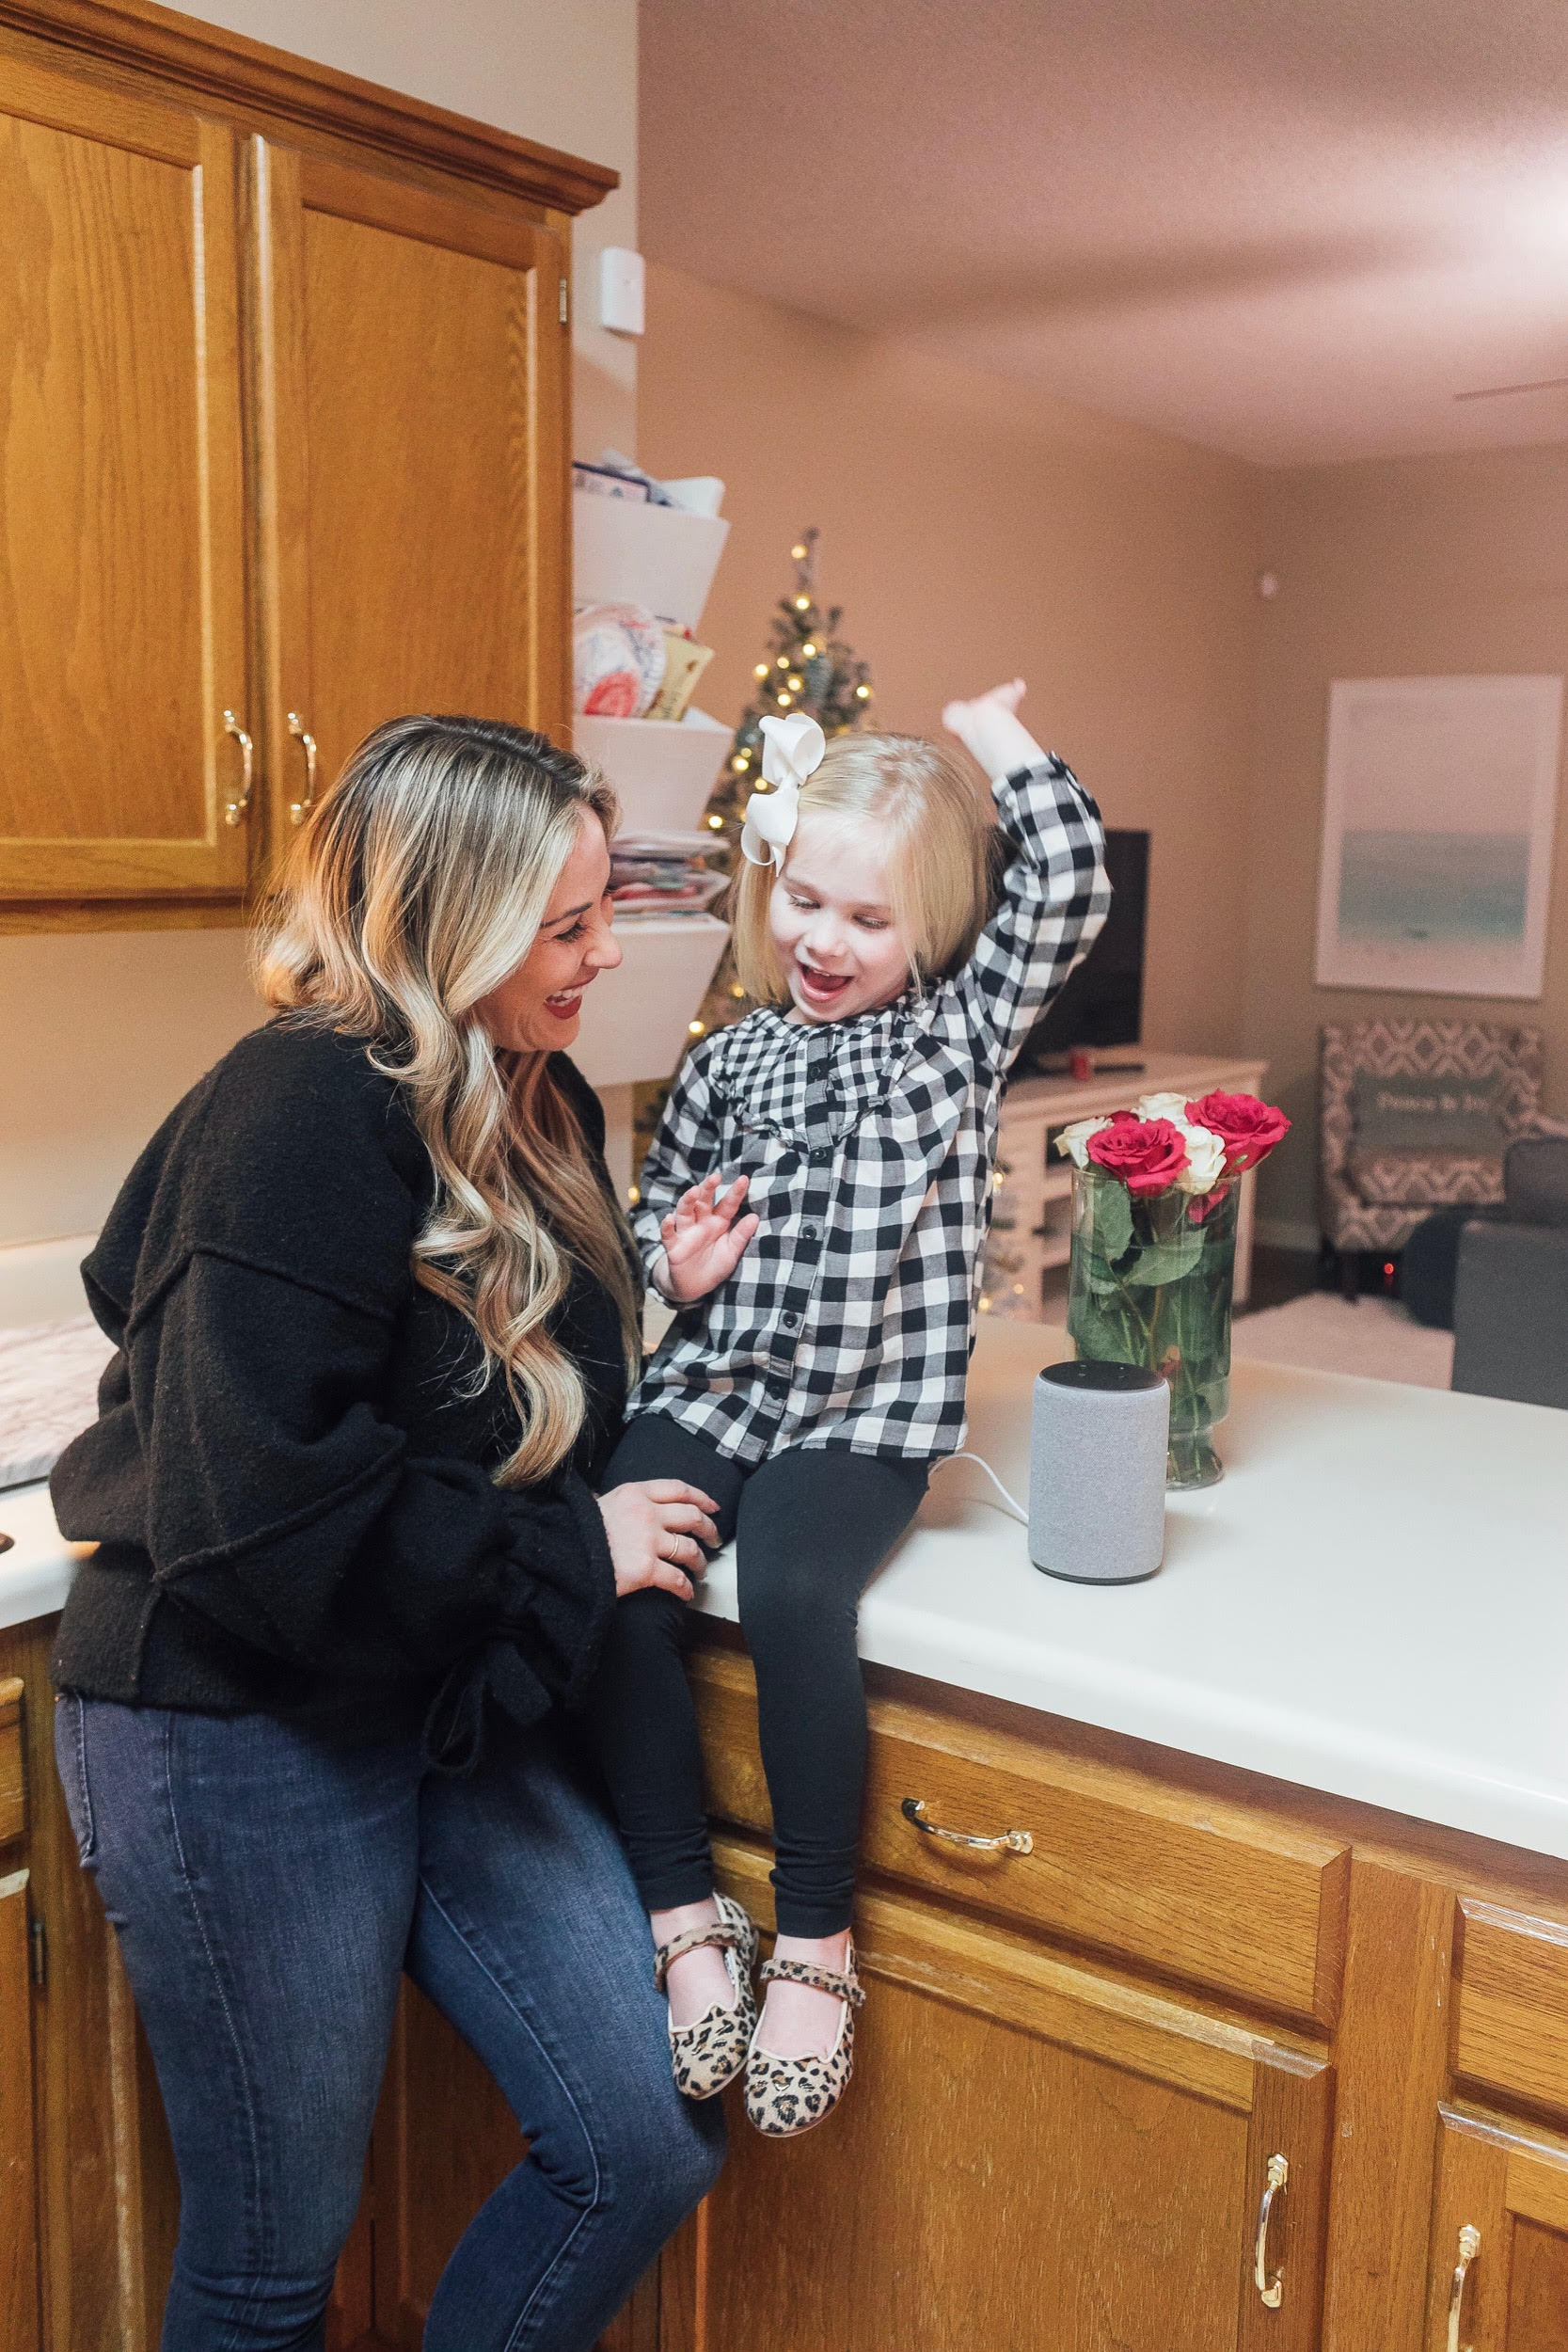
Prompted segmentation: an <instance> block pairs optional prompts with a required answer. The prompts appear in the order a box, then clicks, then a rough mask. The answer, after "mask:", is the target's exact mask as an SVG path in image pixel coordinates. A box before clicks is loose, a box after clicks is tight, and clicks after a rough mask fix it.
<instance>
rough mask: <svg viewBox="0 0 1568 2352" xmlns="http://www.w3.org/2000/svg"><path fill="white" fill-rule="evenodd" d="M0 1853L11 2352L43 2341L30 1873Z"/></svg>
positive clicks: (3, 2247) (4, 2246)
mask: <svg viewBox="0 0 1568 2352" xmlns="http://www.w3.org/2000/svg"><path fill="white" fill-rule="evenodd" d="M6 1861H7V1857H6V1855H5V1853H4V1851H3V1850H0V2312H3V2313H4V2314H5V2331H6V2332H5V2343H6V2352H37V2348H38V2346H39V2345H40V2344H41V2343H42V2341H43V2308H42V2301H41V2296H42V2286H43V2280H42V2273H41V2269H40V2260H39V2252H40V2249H39V2201H38V2188H39V2179H38V2176H39V2164H38V2131H37V2124H36V2122H35V2115H34V2089H33V1984H32V1969H31V1964H30V1957H29V1945H30V1941H31V1939H30V1938H29V1935H28V1932H27V1930H28V1918H27V1878H28V1873H27V1870H26V1868H25V1867H23V1868H21V1869H15V1870H8V1869H7V1868H6Z"/></svg>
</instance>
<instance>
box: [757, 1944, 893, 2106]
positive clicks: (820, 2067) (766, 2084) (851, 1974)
mask: <svg viewBox="0 0 1568 2352" xmlns="http://www.w3.org/2000/svg"><path fill="white" fill-rule="evenodd" d="M775 1977H779V1978H783V1979H786V1980H787V1981H788V1982H789V1983H791V1984H810V1985H815V1986H816V1990H817V1992H818V1993H832V1994H835V1995H836V1997H837V1998H838V1999H839V2000H841V2001H842V2002H843V2004H844V2007H843V2009H842V2010H841V2011H840V2012H839V2020H838V2033H837V2036H836V2037H835V2039H834V2042H833V2046H832V2049H831V2050H830V2051H829V2053H828V2055H827V2057H826V2058H817V2057H816V2056H813V2055H808V2056H806V2057H804V2058H776V2057H775V2056H774V2055H773V2053H772V2051H771V2050H764V2049H762V2048H760V2047H759V2046H758V2043H757V2040H756V2036H755V2035H754V2034H753V2035H752V2046H751V2049H750V2051H749V2052H748V2053H747V2058H746V2119H747V2122H750V2123H753V2124H755V2126H756V2128H757V2130H758V2131H759V2132H763V2133H766V2135H767V2136H768V2138H769V2139H793V2138H794V2137H795V2136H796V2134H797V2133H799V2132H809V2131H810V2130H811V2127H812V2125H813V2124H814V2123H820V2122H822V2121H823V2119H824V2117H826V2116H829V2115H831V2114H832V2111H833V2109H834V2107H836V2106H837V2105H838V2103H839V2101H840V2100H841V2099H842V2098H843V2096H844V2093H845V2091H846V2090H847V2088H848V2084H849V2077H850V2075H851V2074H853V2072H854V2063H855V2058H854V2053H855V2011H856V2010H858V2009H863V2008H864V2007H865V1994H864V1992H863V1989H862V1986H861V1980H860V1979H859V1977H858V1976H856V1974H855V1947H854V1946H853V1944H851V1945H850V1946H849V1948H848V1955H847V1960H846V1962H845V1965H844V1969H843V1971H842V1973H840V1971H839V1970H838V1969H836V1968H817V1967H815V1966H814V1965H813V1964H812V1963H811V1962H809V1961H804V1960H768V1961H764V1963H763V1964H762V1981H763V1982H764V1984H767V1983H768V1982H769V1981H770V1980H771V1979H773V1978H775Z"/></svg>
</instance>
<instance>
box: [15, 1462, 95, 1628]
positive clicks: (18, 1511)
mask: <svg viewBox="0 0 1568 2352" xmlns="http://www.w3.org/2000/svg"><path fill="white" fill-rule="evenodd" d="M0 1533H4V1534H7V1535H9V1536H12V1537H13V1538H14V1543H13V1547H12V1549H10V1550H9V1551H0V1627H3V1626H8V1625H25V1624H26V1622H27V1620H28V1618H29V1617H47V1616H50V1615H52V1614H53V1613H54V1612H55V1610H56V1609H62V1608H64V1606H65V1597H66V1594H67V1593H68V1592H69V1591H70V1589H71V1572H72V1570H73V1569H74V1567H75V1565H76V1563H77V1561H78V1560H80V1559H82V1558H83V1557H84V1555H85V1554H86V1553H87V1552H89V1551H90V1550H91V1549H92V1546H91V1545H90V1544H68V1543H67V1542H66V1539H65V1537H64V1536H63V1535H62V1534H60V1531H59V1529H58V1528H57V1527H56V1526H55V1513H54V1510H53V1508H52V1506H51V1504H50V1501H49V1488H48V1486H46V1485H45V1483H44V1481H43V1480H42V1479H41V1478H40V1480H39V1481H38V1482H37V1484H36V1485H34V1486H11V1487H8V1489H7V1490H6V1492H5V1493H3V1494H0Z"/></svg>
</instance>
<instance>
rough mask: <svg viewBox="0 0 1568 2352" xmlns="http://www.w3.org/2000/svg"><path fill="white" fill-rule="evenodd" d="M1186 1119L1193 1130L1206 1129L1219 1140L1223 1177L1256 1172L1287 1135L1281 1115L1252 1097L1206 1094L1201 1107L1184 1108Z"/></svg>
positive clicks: (1289, 1125) (1288, 1128)
mask: <svg viewBox="0 0 1568 2352" xmlns="http://www.w3.org/2000/svg"><path fill="white" fill-rule="evenodd" d="M1187 1117H1188V1118H1189V1119H1190V1120H1192V1122H1193V1124H1194V1126H1195V1127H1207V1128H1209V1129H1211V1131H1212V1133H1213V1134H1214V1135H1216V1136H1219V1137H1220V1139H1221V1141H1222V1142H1223V1143H1224V1145H1225V1172H1226V1174H1227V1176H1239V1175H1240V1174H1241V1172H1242V1170H1243V1168H1256V1167H1257V1165H1258V1163H1259V1160H1264V1159H1267V1157H1268V1155H1269V1153H1270V1152H1272V1151H1273V1150H1274V1147H1275V1144H1276V1143H1280V1142H1282V1141H1283V1140H1284V1138H1285V1136H1287V1135H1289V1133H1290V1131H1291V1122H1290V1120H1288V1119H1287V1118H1286V1116H1285V1114H1284V1112H1283V1111H1282V1110H1276V1109H1275V1106H1274V1105H1273V1104H1270V1103H1260V1102H1259V1100H1258V1097H1257V1095H1256V1094H1206V1095H1205V1096H1204V1098H1203V1100H1202V1102H1201V1103H1189V1104H1188V1105H1187Z"/></svg>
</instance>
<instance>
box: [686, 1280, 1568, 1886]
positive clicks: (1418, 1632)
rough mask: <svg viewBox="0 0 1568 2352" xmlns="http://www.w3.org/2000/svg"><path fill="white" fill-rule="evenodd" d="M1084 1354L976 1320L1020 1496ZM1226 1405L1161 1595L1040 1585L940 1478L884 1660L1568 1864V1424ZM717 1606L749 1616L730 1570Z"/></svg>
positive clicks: (948, 1476)
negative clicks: (1218, 1473) (1041, 1434)
mask: <svg viewBox="0 0 1568 2352" xmlns="http://www.w3.org/2000/svg"><path fill="white" fill-rule="evenodd" d="M1070 1352H1071V1351H1070V1346H1069V1342H1068V1338H1067V1334H1066V1332H1065V1331H1061V1330H1058V1329H1053V1328H1052V1327H1047V1326H1043V1325H1039V1324H985V1323H983V1324H982V1325H981V1328H980V1337H979V1343H978V1345H977V1347H976V1349H975V1356H974V1369H973V1371H972V1373H971V1376H970V1436H969V1443H970V1445H971V1446H972V1447H973V1448H974V1451H975V1452H976V1453H978V1454H984V1455H985V1456H986V1458H987V1459H988V1460H989V1461H990V1463H991V1464H992V1465H993V1466H994V1468H995V1469H996V1470H997V1471H998V1473H999V1475H1000V1476H1001V1477H1002V1478H1003V1479H1004V1480H1005V1481H1006V1485H1007V1486H1009V1487H1010V1488H1011V1490H1012V1492H1013V1493H1014V1494H1015V1495H1017V1496H1018V1497H1019V1498H1020V1500H1021V1501H1022V1500H1025V1499H1026V1498H1027V1493H1028V1476H1029V1414H1030V1402H1031V1392H1032V1388H1033V1381H1034V1375H1035V1374H1036V1372H1037V1370H1038V1369H1039V1367H1040V1366H1041V1365H1042V1364H1046V1363H1051V1362H1053V1361H1056V1360H1057V1359H1060V1358H1062V1357H1065V1356H1067V1355H1069V1353H1070ZM1231 1397H1232V1409H1231V1414H1230V1418H1229V1420H1228V1421H1227V1422H1224V1423H1223V1424H1222V1426H1221V1428H1220V1430H1219V1431H1218V1433H1217V1440H1216V1441H1217V1444H1218V1448H1219V1453H1220V1457H1221V1459H1222V1461H1223V1462H1224V1463H1225V1465H1226V1476H1225V1478H1224V1479H1223V1480H1222V1481H1221V1483H1220V1484H1219V1485H1218V1486H1211V1487H1208V1488H1206V1489H1204V1490H1203V1491H1202V1492H1199V1493H1196V1494H1188V1495H1172V1496H1170V1497H1168V1498H1167V1510H1166V1518H1165V1559H1164V1568H1163V1569H1162V1570H1161V1572H1160V1574H1159V1575H1158V1576H1155V1577H1153V1578H1151V1579H1150V1580H1149V1581H1148V1582H1147V1583H1143V1584H1124V1585H1116V1586H1099V1587H1096V1586H1093V1585H1085V1584H1069V1583H1063V1582H1062V1581H1059V1580H1058V1579H1056V1578H1053V1577H1049V1576H1044V1575H1042V1574H1041V1573H1040V1572H1039V1570H1038V1569H1037V1568H1036V1567H1034V1566H1033V1565H1032V1564H1031V1562H1030V1559H1029V1554H1028V1546H1027V1535H1026V1530H1025V1529H1024V1528H1023V1527H1022V1526H1021V1525H1019V1523H1018V1522H1017V1521H1016V1520H1014V1519H1011V1518H1008V1517H1007V1516H1006V1514H1005V1513H1004V1512H1002V1511H1000V1510H998V1509H995V1508H993V1507H991V1506H990V1505H988V1504H985V1503H983V1502H980V1501H979V1500H978V1498H979V1497H980V1496H981V1495H982V1494H983V1493H984V1492H985V1491H986V1481H985V1478H984V1475H983V1473H982V1472H981V1471H980V1470H977V1469H976V1468H975V1467H974V1464H972V1463H968V1462H958V1463H955V1464H953V1465H952V1466H951V1467H950V1468H948V1469H945V1470H939V1471H938V1472H937V1473H936V1475H935V1477H934V1478H933V1480H932V1485H931V1491H930V1493H929V1494H928V1495H927V1500H926V1502H925V1504H924V1505H923V1507H922V1509H921V1512H920V1516H919V1518H917V1519H916V1521H915V1523H914V1526H913V1527H912V1528H911V1531H910V1534H908V1535H907V1536H906V1537H905V1539H904V1541H903V1543H902V1544H901V1545H900V1546H899V1548H898V1549H897V1550H896V1551H895V1554H894V1555H893V1557H892V1559H891V1560H890V1561H889V1562H888V1564H887V1565H886V1566H885V1567H884V1568H883V1569H882V1570H881V1572H880V1574H879V1576H878V1577H877V1579H876V1581H874V1583H873V1584H872V1586H871V1588H870V1590H869V1591H868V1592H867V1594H866V1597H865V1599H864V1601H863V1604H862V1609H861V1641H860V1646H861V1653H862V1655H863V1657H864V1658H867V1659H871V1660H874V1661H876V1662H877V1663H878V1664H879V1665H884V1666H895V1667H901V1668H902V1669H903V1670H904V1671H905V1672H907V1673H910V1674H916V1675H923V1676H926V1677H928V1678H929V1679H931V1680H932V1681H935V1682H944V1683H948V1684H951V1685H956V1686H957V1687H958V1688H959V1689H961V1690H968V1691H976V1692H985V1693H986V1694H988V1695H989V1696H990V1697H992V1698H1000V1699H1011V1700H1014V1701H1016V1702H1017V1703H1019V1704H1020V1705H1022V1706H1024V1707H1032V1708H1041V1709H1043V1710H1045V1711H1047V1712H1049V1713H1052V1714H1057V1715H1065V1716H1068V1717H1069V1718H1071V1719H1072V1720H1074V1721H1076V1722H1079V1723H1085V1724H1095V1725H1098V1726H1100V1727H1101V1728H1103V1729H1106V1730H1110V1731H1119V1732H1125V1733H1128V1734H1130V1735H1131V1736H1132V1737H1135V1738H1138V1739H1143V1740H1155V1741H1158V1742H1159V1743H1160V1744H1161V1745H1163V1746H1165V1747H1171V1748H1179V1749H1182V1750H1185V1751H1187V1752H1189V1753H1191V1754H1193V1755H1196V1756H1209V1757H1212V1758H1214V1759H1215V1760H1217V1761H1219V1762H1221V1763H1226V1764H1233V1765H1240V1766H1242V1767H1244V1768H1245V1769H1247V1770H1249V1771H1252V1772H1266V1773H1270V1774H1272V1775H1274V1776H1275V1777H1276V1778H1278V1779H1281V1780H1289V1781H1296V1782H1299V1783H1301V1784H1303V1785H1305V1786H1306V1787H1307V1788H1318V1789H1323V1790H1324V1791H1326V1792H1328V1793H1329V1794H1332V1795H1335V1796H1341V1797H1352V1798H1356V1799H1359V1800H1361V1801H1362V1802H1364V1803H1366V1804H1377V1805H1385V1806H1387V1807H1389V1808H1391V1809H1392V1810H1394V1811H1397V1812H1402V1813H1411V1814H1415V1815H1418V1817H1420V1818H1422V1819H1424V1820H1432V1821H1439V1822H1443V1823H1445V1824H1447V1825H1448V1826H1449V1827H1450V1828H1454V1829H1464V1830H1471V1831H1474V1832H1476V1833H1477V1834H1479V1835H1481V1836H1487V1837H1497V1838H1502V1839H1504V1840H1505V1841H1506V1842H1507V1843H1509V1844H1511V1845H1514V1846H1522V1847H1526V1848H1528V1849H1530V1850H1533V1851H1538V1852H1541V1853H1549V1854H1556V1855H1559V1856H1560V1857H1562V1858H1564V1859H1568V1412H1559V1411H1554V1410H1552V1409H1551V1408H1550V1407H1548V1406H1531V1405H1509V1404H1503V1403H1500V1402H1497V1401H1496V1400H1494V1399H1492V1398H1490V1397H1475V1396H1454V1395H1450V1394H1449V1393H1447V1392H1446V1391H1433V1390H1430V1389H1413V1388H1405V1387H1403V1386H1401V1385H1398V1384H1396V1383H1394V1382H1392V1381H1384V1380H1354V1379H1342V1378H1338V1377H1337V1376H1334V1375H1328V1374H1324V1373H1312V1372H1291V1371H1285V1370H1282V1369H1279V1368H1276V1367H1275V1366H1272V1365H1266V1364H1238V1365H1236V1367H1235V1368H1234V1371H1233V1374H1232V1379H1231ZM971 1498H973V1499H971ZM703 1607H704V1608H705V1610H706V1611H708V1612H710V1613H713V1614H716V1615H719V1616H722V1617H734V1615H735V1613H736V1608H735V1568H734V1561H733V1556H732V1555H731V1554H730V1553H725V1554H723V1555H721V1558H720V1559H719V1560H717V1561H716V1562H715V1564H714V1566H713V1570H712V1572H711V1574H710V1576H709V1578H708V1580H707V1584H706V1589H705V1595H704V1599H703Z"/></svg>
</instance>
